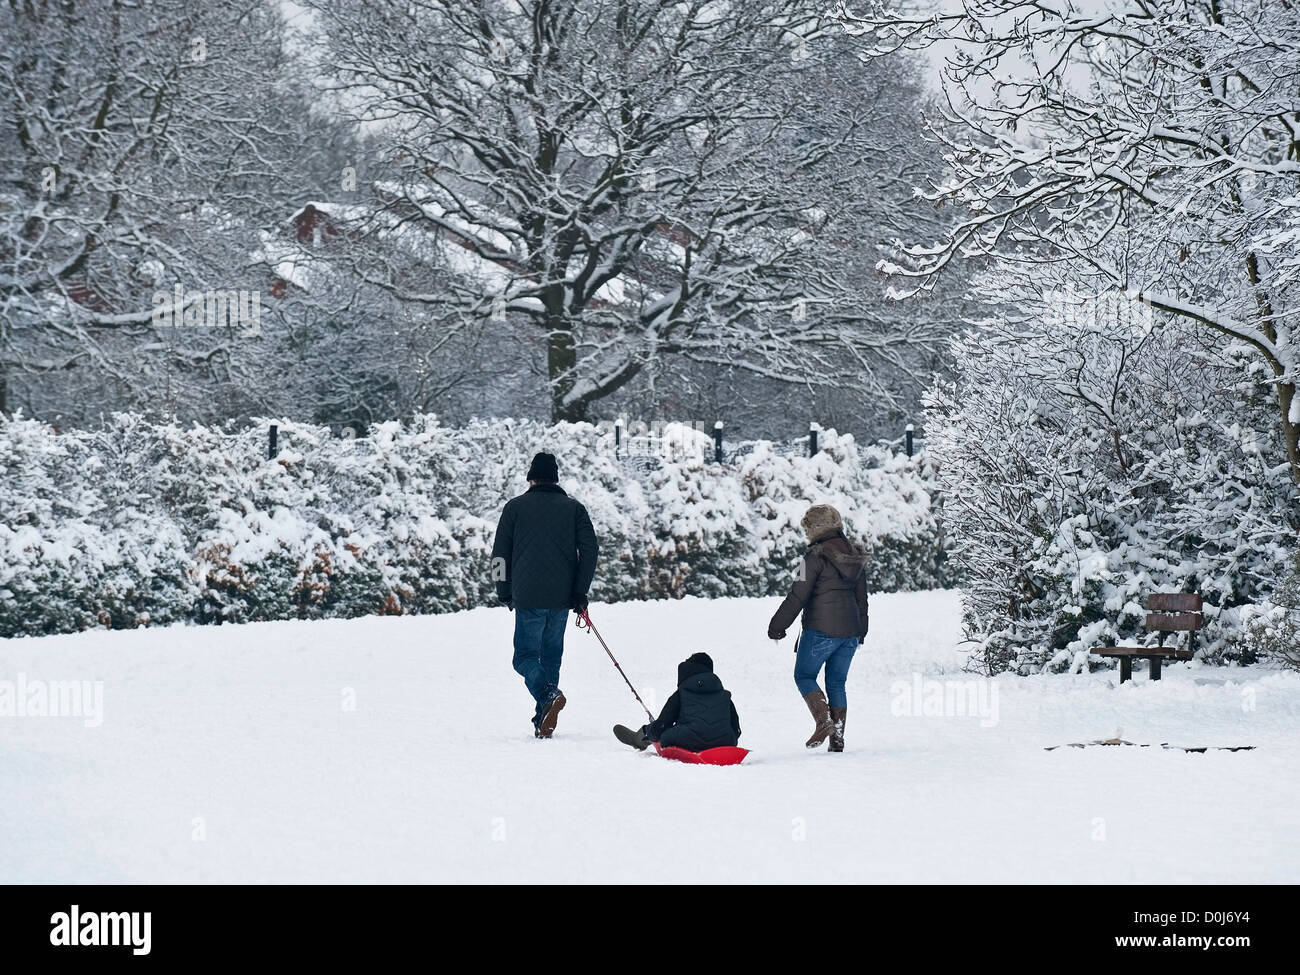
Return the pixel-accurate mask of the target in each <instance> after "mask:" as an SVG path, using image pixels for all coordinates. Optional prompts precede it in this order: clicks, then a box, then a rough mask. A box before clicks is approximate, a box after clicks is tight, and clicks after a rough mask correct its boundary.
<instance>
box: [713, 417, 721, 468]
mask: <svg viewBox="0 0 1300 975" xmlns="http://www.w3.org/2000/svg"><path fill="white" fill-rule="evenodd" d="M713 462H714V463H715V464H721V463H722V421H721V420H719V421H718V422H717V423H715V424H713Z"/></svg>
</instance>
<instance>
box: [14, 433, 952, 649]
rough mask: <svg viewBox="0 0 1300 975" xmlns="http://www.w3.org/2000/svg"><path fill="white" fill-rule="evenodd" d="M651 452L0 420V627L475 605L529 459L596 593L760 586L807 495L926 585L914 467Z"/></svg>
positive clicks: (828, 456) (685, 444)
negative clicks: (574, 518) (271, 437)
mask: <svg viewBox="0 0 1300 975" xmlns="http://www.w3.org/2000/svg"><path fill="white" fill-rule="evenodd" d="M272 422H274V423H276V425H277V426H278V427H279V450H278V453H277V455H276V456H275V457H274V458H268V457H267V449H266V448H267V444H266V429H267V426H268V425H269V424H270V423H272ZM663 443H664V444H665V448H664V451H663V452H662V453H660V454H654V455H648V456H633V457H628V456H621V457H620V456H616V454H615V451H614V443H613V437H612V435H611V434H610V432H609V431H607V430H602V429H600V428H598V427H596V426H593V425H591V424H586V423H561V424H556V425H553V426H547V425H544V424H540V423H535V422H531V421H526V420H501V421H487V420H478V421H473V422H471V423H470V424H468V425H467V426H465V427H462V428H455V429H453V428H448V427H444V426H441V425H440V424H439V423H438V421H437V419H436V418H435V417H433V416H417V417H414V418H412V419H411V420H409V421H407V422H404V423H398V422H390V423H382V424H378V425H376V426H374V427H372V428H371V429H370V430H369V431H368V436H366V437H364V438H361V439H339V438H337V437H333V436H331V435H330V431H329V430H328V429H327V428H325V427H318V426H311V425H307V424H299V423H294V422H291V421H288V420H283V419H279V420H270V419H266V420H261V421H259V422H258V423H257V424H256V425H254V426H252V427H248V428H244V429H240V430H228V429H221V428H214V427H203V426H193V427H188V428H185V427H181V426H178V425H176V424H173V423H166V422H153V421H149V420H146V419H145V418H143V417H141V416H138V415H134V414H121V415H116V416H114V417H112V418H111V419H110V420H108V421H107V422H106V424H105V426H104V427H103V428H102V429H100V430H96V431H78V430H72V431H65V432H62V433H58V432H55V431H54V430H53V429H51V428H50V427H48V426H45V425H43V424H41V423H37V422H34V421H31V420H23V419H19V418H14V419H0V507H2V510H3V514H4V517H3V518H2V519H0V635H3V636H11V635H16V634H39V633H51V632H65V631H71V630H78V629H85V628H88V627H94V626H105V627H130V626H138V625H142V624H149V623H155V624H157V623H168V622H177V621H191V622H197V623H211V622H247V621H256V620H276V619H292V618H299V619H314V618H324V617H351V616H362V615H369V614H384V613H440V612H450V611H453V610H457V609H463V608H466V607H470V606H476V605H484V604H491V603H493V602H494V601H495V588H494V585H493V578H492V571H491V568H492V567H491V551H492V541H493V534H494V532H495V528H496V520H497V517H498V516H499V514H500V512H501V508H502V506H503V505H504V503H505V502H506V500H508V499H509V498H511V497H513V496H514V495H516V494H519V493H521V492H522V491H524V490H526V488H527V482H526V480H525V473H526V471H527V469H528V463H529V461H530V459H531V457H532V455H533V454H534V453H535V452H536V451H538V450H549V451H551V452H553V453H555V454H556V455H557V456H558V457H559V458H560V475H561V484H562V486H563V487H564V488H565V489H566V490H568V491H569V492H570V493H571V494H573V495H574V496H575V497H577V498H579V499H580V500H581V501H582V502H583V503H584V504H585V505H586V506H587V509H588V511H589V512H590V513H591V517H592V521H593V523H594V524H595V527H596V531H597V534H598V536H599V539H600V545H601V560H600V567H599V570H598V572H597V575H596V580H595V583H594V585H593V587H592V598H593V599H594V600H597V601H615V600H622V599H644V598H677V597H681V596H685V595H700V596H708V597H716V596H742V595H771V594H776V593H780V592H783V591H784V590H785V588H786V587H787V586H788V584H789V580H790V573H791V571H792V570H793V568H794V566H795V565H797V563H798V561H799V556H800V553H801V551H802V548H803V545H804V541H803V536H802V533H801V532H800V530H799V519H800V517H801V516H802V514H803V512H804V510H805V509H806V508H807V507H808V505H810V504H812V503H814V502H823V503H830V504H834V505H836V506H837V507H839V508H840V509H841V511H843V513H844V516H845V521H846V525H847V528H848V530H849V532H850V533H851V534H853V535H854V536H855V537H857V538H860V539H861V540H863V541H865V542H867V543H868V544H869V545H871V547H872V549H873V552H874V555H875V559H874V561H873V563H872V568H871V571H872V580H873V587H875V588H878V589H904V588H906V589H916V588H930V587H933V586H938V585H943V584H945V583H946V582H947V581H948V577H947V574H946V573H947V567H946V565H945V552H944V542H943V537H942V534H941V532H940V528H939V519H938V511H937V507H936V504H935V502H934V492H933V477H934V471H933V468H932V467H931V466H930V465H928V464H927V463H926V462H925V461H924V460H923V459H921V458H917V459H914V460H908V459H906V458H899V457H895V456H893V455H892V454H891V453H890V452H889V451H888V450H885V449H883V448H877V447H868V448H859V447H858V446H857V444H856V443H855V442H854V440H853V438H852V437H849V436H838V435H836V433H835V432H834V431H833V430H828V431H825V432H824V433H823V438H822V446H823V450H822V451H821V453H819V454H818V455H817V456H816V457H812V458H809V457H806V456H803V455H802V453H801V452H798V456H796V452H795V451H792V450H789V449H786V448H778V447H777V445H773V444H770V443H766V442H755V443H751V444H747V445H745V447H744V449H743V450H741V451H740V453H741V454H742V455H743V459H742V461H741V462H740V463H739V464H737V465H717V464H715V463H713V462H712V456H713V453H712V441H711V440H710V439H709V438H707V437H706V436H705V435H703V434H701V433H699V432H698V431H695V430H692V429H690V428H688V427H680V428H669V429H668V430H666V431H664V437H663Z"/></svg>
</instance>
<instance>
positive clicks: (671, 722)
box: [615, 653, 740, 752]
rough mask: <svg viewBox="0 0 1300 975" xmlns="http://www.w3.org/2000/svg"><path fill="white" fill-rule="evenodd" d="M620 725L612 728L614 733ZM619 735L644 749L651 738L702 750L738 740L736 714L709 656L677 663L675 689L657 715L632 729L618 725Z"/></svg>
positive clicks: (727, 691)
mask: <svg viewBox="0 0 1300 975" xmlns="http://www.w3.org/2000/svg"><path fill="white" fill-rule="evenodd" d="M620 728H622V726H621V725H620V726H619V728H616V729H615V734H618V732H619V730H620ZM622 730H623V731H626V732H628V733H627V735H626V736H625V735H622V734H620V735H619V737H620V739H622V740H623V741H625V743H626V744H629V745H631V746H632V747H633V748H639V749H642V750H644V749H646V748H649V747H650V744H651V743H652V742H656V741H657V742H659V744H661V745H663V746H664V747H665V748H667V747H670V746H671V747H676V748H685V749H686V750H687V751H692V752H702V751H704V750H705V749H707V748H718V747H720V746H723V745H732V746H734V745H736V744H737V743H738V742H739V740H740V716H739V715H738V714H736V705H735V704H733V703H732V700H731V692H730V691H729V690H727V689H726V688H725V687H723V686H722V681H720V680H719V679H718V676H717V674H715V673H714V672H713V658H712V657H710V656H709V655H708V654H707V653H693V654H691V655H690V656H689V657H687V658H686V659H685V660H683V661H682V662H681V663H680V664H678V665H677V690H676V691H674V692H673V694H672V696H671V697H669V698H668V700H667V702H665V704H664V707H663V710H662V711H660V712H659V717H658V718H656V719H655V720H654V721H652V722H651V723H650V724H647V725H642V726H641V727H640V728H639V729H637V730H636V731H630V730H629V729H622Z"/></svg>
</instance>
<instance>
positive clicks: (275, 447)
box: [266, 423, 280, 460]
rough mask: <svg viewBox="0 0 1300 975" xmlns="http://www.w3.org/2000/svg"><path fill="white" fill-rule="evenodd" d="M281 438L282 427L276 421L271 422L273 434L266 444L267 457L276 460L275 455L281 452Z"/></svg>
mask: <svg viewBox="0 0 1300 975" xmlns="http://www.w3.org/2000/svg"><path fill="white" fill-rule="evenodd" d="M279 438H280V428H279V427H278V426H276V425H275V424H274V423H272V424H271V436H270V439H269V440H268V441H267V444H266V459H267V460H274V459H275V455H276V454H278V453H279V452H280V446H279V444H278V443H277V441H278V440H279Z"/></svg>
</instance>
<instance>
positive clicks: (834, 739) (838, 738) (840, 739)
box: [826, 707, 849, 752]
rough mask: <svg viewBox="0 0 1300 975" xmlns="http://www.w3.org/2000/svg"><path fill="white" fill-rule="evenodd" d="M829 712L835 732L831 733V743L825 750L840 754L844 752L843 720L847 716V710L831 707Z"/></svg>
mask: <svg viewBox="0 0 1300 975" xmlns="http://www.w3.org/2000/svg"><path fill="white" fill-rule="evenodd" d="M830 710H831V723H832V724H833V725H834V726H835V730H834V731H832V732H831V743H830V744H829V745H828V746H826V750H827V751H828V752H842V751H844V719H845V717H847V716H848V713H849V709H848V708H836V707H833V708H831V709H830Z"/></svg>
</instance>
